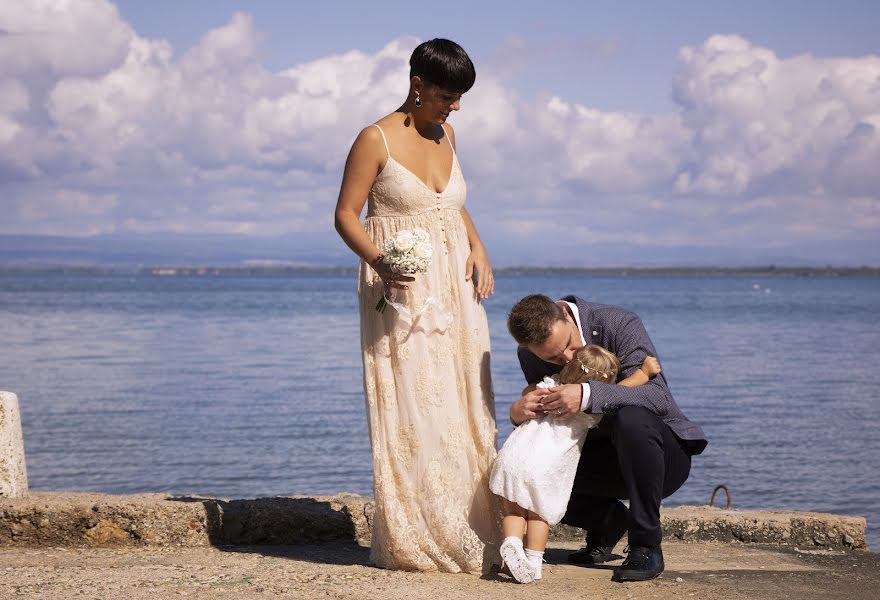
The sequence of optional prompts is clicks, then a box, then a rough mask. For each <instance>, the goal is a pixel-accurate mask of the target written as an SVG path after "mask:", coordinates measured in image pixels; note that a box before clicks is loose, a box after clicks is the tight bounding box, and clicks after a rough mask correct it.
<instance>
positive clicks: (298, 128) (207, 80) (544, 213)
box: [0, 0, 880, 266]
mask: <svg viewBox="0 0 880 600" xmlns="http://www.w3.org/2000/svg"><path fill="white" fill-rule="evenodd" d="M878 22H880V3H877V2H872V1H863V2H854V1H839V2H835V3H830V2H807V1H801V2H789V1H776V2H771V3H766V2H761V3H759V2H750V1H739V2H685V1H681V2H664V3H647V2H640V3H635V2H601V3H598V2H577V3H575V2H556V1H545V2H531V3H530V2H520V3H512V2H503V3H502V2H444V3H436V4H427V3H412V2H407V3H403V2H371V3H363V2H295V1H288V2H282V1H280V0H279V1H267V0H262V1H261V0H255V1H250V2H236V1H232V0H215V1H212V2H210V3H208V2H196V1H190V2H182V1H179V0H178V1H175V2H171V1H167V0H152V1H151V2H141V1H138V0H120V1H118V2H116V3H113V2H109V1H107V0H76V1H73V0H40V1H33V0H11V1H6V2H3V3H2V4H0V235H28V236H66V237H76V238H83V239H90V238H95V237H101V236H114V237H115V238H119V239H128V238H131V239H138V238H142V237H144V236H157V235H171V234H175V235H177V236H182V237H184V238H187V239H193V240H197V239H200V236H205V235H229V236H234V237H233V238H231V239H234V240H237V241H235V242H233V243H240V244H242V246H246V245H248V244H249V243H251V242H257V241H264V240H267V239H282V240H285V251H287V252H289V259H290V261H291V262H292V263H297V262H301V261H300V260H298V259H301V258H302V257H303V256H305V255H306V254H308V256H310V257H314V256H316V255H321V254H322V253H324V254H326V255H328V256H330V255H333V256H341V255H344V254H345V253H346V252H347V251H346V250H345V248H344V245H343V244H342V242H341V241H340V240H339V238H338V236H337V235H336V234H335V231H334V230H333V225H332V220H333V208H334V206H335V202H336V196H337V194H338V188H339V182H340V178H341V173H342V167H343V163H344V160H345V156H346V154H347V152H348V149H349V147H350V145H351V142H352V141H353V139H354V137H355V136H356V135H357V133H358V131H359V130H360V129H361V128H363V127H364V126H366V125H368V124H369V123H372V122H374V121H375V120H377V119H379V118H381V117H382V116H383V115H385V114H387V113H389V112H391V111H393V110H394V109H395V108H396V107H397V106H399V105H400V103H401V102H402V101H403V99H404V98H405V97H406V93H407V85H408V80H407V74H408V68H407V61H408V58H409V55H410V53H411V52H412V50H413V48H414V47H415V46H416V45H417V44H418V43H419V42H420V41H423V40H425V39H430V38H432V37H448V38H450V39H453V40H455V41H457V42H458V43H460V44H461V45H462V46H463V47H464V48H465V49H466V50H467V51H468V52H469V53H470V55H471V56H472V58H473V59H474V62H475V64H476V68H477V84H476V85H475V87H474V89H472V90H471V91H470V92H468V93H467V94H465V96H464V98H463V101H462V110H461V111H460V112H458V113H456V114H454V115H453V116H452V117H451V118H450V122H451V123H452V124H453V126H454V127H455V128H456V140H457V144H458V150H459V155H460V159H461V160H460V162H461V164H462V170H463V172H464V175H465V178H466V180H467V182H468V200H467V206H468V208H469V210H470V212H471V214H472V215H473V216H474V220H475V222H476V225H477V228H478V230H479V231H480V234H481V236H482V237H483V238H484V241H485V242H486V245H487V247H488V250H489V254H490V257H491V258H492V260H493V262H495V263H496V264H501V265H505V264H506V265H511V264H548V263H549V264H557V265H588V266H602V264H603V263H605V264H614V263H638V262H640V261H642V262H650V261H651V260H655V261H656V260H664V257H668V258H666V259H665V260H672V257H673V256H675V257H677V259H676V260H678V261H681V260H685V259H686V258H687V256H693V257H698V256H700V255H706V256H710V255H711V256H713V257H717V258H719V260H720V261H721V262H724V258H725V256H726V257H727V258H728V262H735V261H736V260H738V257H742V256H743V252H744V250H749V251H752V252H757V253H761V252H763V253H764V254H765V255H766V256H782V255H787V256H795V257H797V256H800V257H803V258H805V259H806V258H809V259H810V260H814V261H821V260H822V259H823V258H824V257H826V256H827V257H828V262H834V263H847V262H849V263H852V264H872V265H880V235H878V233H880V169H878V168H877V165H878V164H880V129H878V128H880V36H877V35H876V23H878ZM47 239H48V238H47ZM682 257H684V258H682Z"/></svg>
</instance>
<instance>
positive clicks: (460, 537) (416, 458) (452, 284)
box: [358, 125, 500, 573]
mask: <svg viewBox="0 0 880 600" xmlns="http://www.w3.org/2000/svg"><path fill="white" fill-rule="evenodd" d="M376 127H377V128H378V127H379V126H378V125H376ZM379 131H380V132H381V131H382V130H381V128H379ZM382 137H383V139H384V138H385V134H384V132H383V133H382ZM447 139H448V136H447ZM450 146H451V142H450ZM385 148H386V151H388V142H387V140H386V141H385ZM465 193H466V189H465V182H464V179H463V177H462V175H461V170H460V168H459V165H458V158H457V157H456V156H455V152H454V150H453V158H452V170H451V174H450V178H449V183H448V184H447V186H446V189H445V190H443V192H441V193H436V192H434V191H433V190H431V189H429V188H428V187H427V186H426V185H425V184H424V183H423V182H422V181H421V180H420V179H419V178H418V177H416V176H415V175H414V174H413V173H411V172H410V171H408V170H407V169H406V168H404V167H403V165H401V164H400V163H398V162H397V161H396V160H394V158H393V157H392V155H391V152H390V151H388V160H387V163H386V165H385V167H384V168H383V170H382V172H381V173H379V175H378V176H377V177H376V179H375V181H374V182H373V187H372V189H371V190H370V194H369V199H368V204H367V217H366V220H365V222H364V228H365V229H366V231H367V234H368V235H369V236H370V238H371V239H372V240H373V242H374V243H375V244H376V245H377V246H378V247H379V248H381V247H382V246H383V244H384V241H385V239H386V238H387V237H388V236H390V235H392V234H394V233H395V232H396V231H399V230H402V229H412V228H414V227H421V228H423V229H425V230H426V231H428V233H429V234H430V236H431V241H432V243H433V246H434V256H433V258H432V260H431V264H430V266H429V268H428V272H427V273H420V274H417V275H416V276H415V278H416V280H415V281H414V282H412V283H410V284H409V289H408V290H406V291H398V293H397V296H396V298H395V303H396V304H398V308H394V307H392V306H388V307H387V308H386V310H385V312H384V313H378V312H376V310H375V306H376V303H377V302H378V301H379V299H380V298H381V296H382V281H381V280H380V279H379V277H378V276H377V275H376V273H375V272H374V271H373V270H372V269H371V268H370V267H369V266H367V265H366V264H361V268H360V275H359V285H358V295H359V299H360V317H361V348H362V350H363V360H364V394H365V399H366V408H367V415H368V423H369V429H370V443H371V446H372V450H373V493H374V496H375V513H374V518H373V539H372V548H371V551H370V558H371V560H372V561H373V562H374V563H375V564H376V565H378V566H381V567H386V568H389V569H404V570H420V571H433V570H440V571H445V572H460V571H466V572H471V573H480V572H483V570H484V568H488V567H489V565H490V564H491V563H492V562H494V561H495V560H496V558H495V557H496V556H497V554H498V541H499V540H498V536H499V533H498V532H499V530H500V509H499V506H498V500H497V498H495V497H494V496H493V495H492V493H491V492H490V491H489V484H488V475H489V472H490V469H491V468H492V462H493V460H494V458H495V438H496V427H495V408H494V398H493V394H492V383H491V379H490V374H489V330H488V323H487V321H486V313H485V311H484V310H483V307H482V306H481V305H480V303H479V302H478V300H477V296H476V292H475V290H474V287H473V285H472V284H471V282H469V281H465V273H464V268H465V263H466V261H467V257H468V255H469V253H470V244H469V242H468V237H467V230H466V229H465V226H464V222H463V220H462V218H461V213H460V209H461V207H462V206H463V205H464V200H465ZM484 557H485V558H484Z"/></svg>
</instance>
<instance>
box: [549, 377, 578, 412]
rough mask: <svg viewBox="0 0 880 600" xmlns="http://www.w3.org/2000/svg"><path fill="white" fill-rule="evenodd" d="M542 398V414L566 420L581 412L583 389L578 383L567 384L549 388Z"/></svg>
mask: <svg viewBox="0 0 880 600" xmlns="http://www.w3.org/2000/svg"><path fill="white" fill-rule="evenodd" d="M549 391H550V394H548V395H547V396H544V412H546V413H547V414H548V415H553V416H555V417H561V418H563V419H564V418H567V417H571V416H572V415H576V414H577V413H579V412H580V411H581V396H582V394H583V388H582V387H581V385H580V384H579V383H569V384H566V385H560V386H559V387H555V388H550V390H549Z"/></svg>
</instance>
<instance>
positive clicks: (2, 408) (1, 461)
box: [0, 391, 28, 498]
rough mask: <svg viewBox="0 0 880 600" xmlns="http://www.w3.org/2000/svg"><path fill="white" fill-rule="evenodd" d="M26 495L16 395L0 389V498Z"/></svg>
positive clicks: (25, 478) (25, 471) (26, 488)
mask: <svg viewBox="0 0 880 600" xmlns="http://www.w3.org/2000/svg"><path fill="white" fill-rule="evenodd" d="M27 495H28V482H27V466H26V465H25V461H24V439H23V438H22V435H21V413H20V412H19V410H18V396H16V395H15V394H13V393H12V392H3V391H0V498H25V497H27Z"/></svg>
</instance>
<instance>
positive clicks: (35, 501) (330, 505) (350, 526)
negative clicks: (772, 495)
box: [0, 492, 866, 550]
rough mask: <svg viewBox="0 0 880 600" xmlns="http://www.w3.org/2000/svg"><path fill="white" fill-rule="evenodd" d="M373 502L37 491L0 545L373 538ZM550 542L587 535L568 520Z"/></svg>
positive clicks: (690, 532)
mask: <svg viewBox="0 0 880 600" xmlns="http://www.w3.org/2000/svg"><path fill="white" fill-rule="evenodd" d="M372 521H373V501H372V499H371V498H365V497H363V496H355V495H340V496H332V497H293V498H281V497H279V498H259V499H255V500H225V499H221V498H210V497H195V496H188V497H181V496H167V495H165V494H139V495H131V496H110V495H104V494H88V493H70V492H33V493H32V494H31V495H30V496H29V497H28V498H27V499H20V500H11V499H4V498H0V548H2V547H6V548H12V547H18V548H26V547H30V548H34V547H44V548H45V547H68V548H69V547H92V548H100V547H125V546H129V547H145V546H154V547H169V546H177V547H204V546H220V547H228V546H250V545H298V544H314V543H322V542H337V541H344V542H354V543H357V544H361V545H369V543H370V540H371V534H372ZM661 522H662V525H663V535H664V538H665V539H667V540H672V539H676V540H681V541H684V542H690V543H695V542H714V543H718V542H721V543H734V544H746V545H750V544H764V545H770V546H776V547H789V548H790V547H799V548H801V549H803V548H813V549H824V550H828V549H841V550H865V549H866V544H865V529H866V522H865V519H864V518H862V517H849V516H841V515H832V514H824V513H805V512H787V511H767V510H743V511H737V510H721V509H717V508H709V507H699V506H679V507H676V508H668V509H667V508H664V509H662V510H661ZM551 539H553V540H554V541H559V542H563V541H578V540H583V531H581V530H580V529H575V528H573V527H567V526H565V525H559V526H556V527H554V528H553V529H552V530H551Z"/></svg>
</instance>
